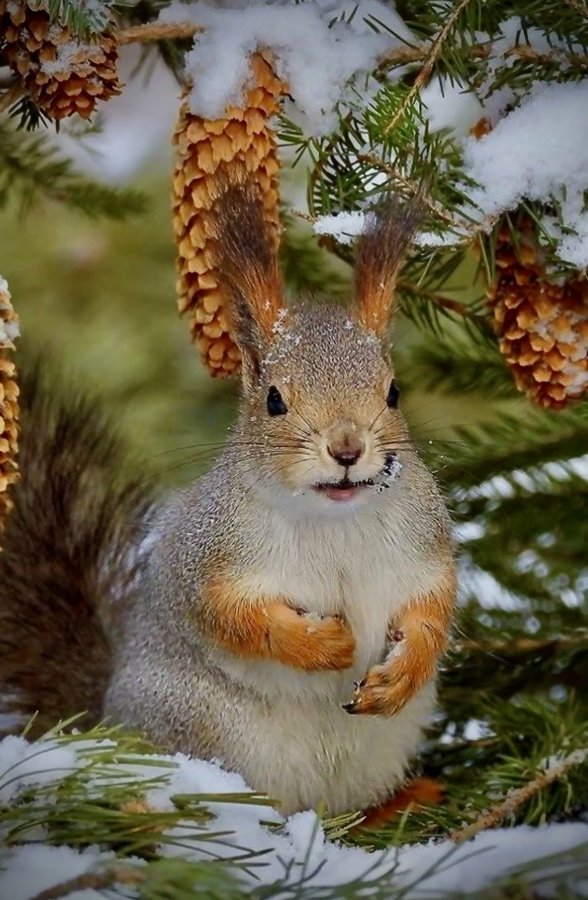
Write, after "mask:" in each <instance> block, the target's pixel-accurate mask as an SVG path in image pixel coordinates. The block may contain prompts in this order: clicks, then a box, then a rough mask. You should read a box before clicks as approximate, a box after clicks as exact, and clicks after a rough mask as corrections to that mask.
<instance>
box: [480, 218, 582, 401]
mask: <svg viewBox="0 0 588 900" xmlns="http://www.w3.org/2000/svg"><path fill="white" fill-rule="evenodd" d="M496 265H497V272H496V278H495V281H494V284H493V286H492V287H491V289H490V291H489V294H488V301H489V303H490V306H491V308H492V311H493V314H494V324H495V328H496V332H497V334H498V336H499V341H500V349H501V351H502V353H503V354H504V356H505V357H506V360H507V362H508V364H509V365H510V367H511V369H512V372H513V375H514V379H515V382H516V385H517V387H518V389H519V390H520V391H523V392H525V393H526V394H527V395H528V396H529V397H530V398H531V399H532V400H534V402H535V403H537V404H539V405H540V406H544V407H548V408H551V409H562V408H563V407H564V406H565V405H566V404H567V403H568V402H569V401H570V400H577V399H579V398H580V397H583V396H585V395H586V394H587V393H588V280H587V279H586V278H585V277H571V278H568V279H567V280H565V281H557V282H556V281H549V280H547V277H546V270H545V263H544V259H543V254H542V251H541V248H540V247H539V244H538V241H537V238H536V234H535V228H534V225H533V223H532V221H531V220H529V219H523V220H521V222H520V223H519V226H518V237H517V246H516V247H515V244H514V243H513V240H512V234H511V232H510V230H509V228H508V227H506V226H505V227H503V228H502V230H501V231H500V233H499V236H498V244H497V248H496Z"/></svg>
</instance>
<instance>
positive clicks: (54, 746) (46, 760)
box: [0, 737, 588, 900]
mask: <svg viewBox="0 0 588 900" xmlns="http://www.w3.org/2000/svg"><path fill="white" fill-rule="evenodd" d="M113 746H114V745H113V743H112V742H111V741H106V740H101V741H89V740H87V741H86V740H78V741H76V742H73V743H71V742H66V743H61V742H59V741H56V740H54V739H44V740H41V741H38V742H36V743H34V744H30V743H28V742H27V741H26V740H25V739H23V738H18V737H9V738H6V739H5V740H4V741H3V742H2V743H0V808H1V807H2V806H7V805H9V804H12V803H15V802H16V801H17V800H18V798H19V797H20V796H21V795H22V792H23V791H24V790H25V789H27V788H28V789H30V788H31V787H33V786H35V785H39V786H42V787H44V789H45V790H47V789H51V788H52V787H55V789H57V788H58V787H59V784H60V783H61V781H62V780H63V779H64V778H65V776H66V775H67V774H68V773H71V772H72V771H75V770H76V769H80V768H82V767H84V766H87V764H88V763H87V761H88V758H89V752H90V751H92V753H93V754H94V755H95V754H96V753H99V752H100V751H101V750H104V749H110V748H112V747H113ZM158 762H160V763H161V768H159V767H158V765H157V763H158ZM170 763H172V766H173V767H172V768H170V767H169V766H170ZM117 769H118V770H119V771H120V772H121V773H126V774H128V775H130V776H132V777H133V778H134V779H136V780H137V782H138V783H140V782H141V781H147V780H150V779H152V778H154V777H160V778H161V779H162V781H161V783H160V784H159V785H158V786H157V787H155V788H154V787H151V788H149V789H148V790H147V793H146V797H145V799H146V801H147V804H148V805H149V807H151V808H153V809H155V810H168V809H173V808H174V807H173V802H172V800H171V798H172V797H173V796H174V795H176V794H186V793H207V794H211V793H212V794H218V795H219V797H222V795H223V794H226V793H231V794H233V793H239V792H243V791H248V788H247V785H246V784H245V783H244V781H243V779H242V778H241V776H240V775H238V774H236V773H231V772H225V771H223V769H221V768H220V767H219V766H218V765H216V764H214V763H210V762H204V761H202V760H197V759H189V758H188V757H186V756H184V755H182V754H176V755H174V756H171V757H170V756H163V755H159V756H149V757H147V758H146V759H145V765H142V763H141V758H140V757H138V758H137V757H135V761H134V762H133V763H127V762H125V763H120V764H118V766H117ZM98 778H99V776H98V775H97V776H96V781H95V783H93V782H92V776H91V775H90V780H89V783H88V790H92V789H98V790H99V788H100V782H99V780H98ZM207 806H208V807H209V808H210V811H211V812H212V813H213V815H214V818H213V819H211V820H210V823H207V824H206V825H204V826H203V828H205V829H209V830H210V831H211V832H216V833H218V832H230V836H229V837H228V838H227V836H226V835H225V837H223V838H222V839H219V841H218V843H217V842H216V841H214V840H212V841H207V842H206V844H205V845H204V844H203V843H202V842H200V844H199V842H198V840H197V838H196V839H195V838H194V830H193V827H192V829H186V830H185V831H183V830H182V828H181V825H179V826H177V827H176V829H175V836H176V837H182V843H183V846H182V847H178V846H173V845H167V846H165V847H163V848H161V852H162V854H164V855H168V856H172V855H173V856H181V857H184V858H188V859H193V860H204V859H207V858H210V853H211V852H213V853H214V854H218V856H219V857H221V858H224V859H227V860H230V859H231V858H234V857H238V856H240V855H241V853H242V848H248V849H250V850H253V851H259V852H262V853H263V855H262V856H260V857H259V858H258V859H257V860H256V863H257V865H256V867H255V869H253V870H252V871H251V872H249V873H247V872H245V871H243V870H239V872H240V874H239V878H241V879H242V883H243V888H244V890H247V888H251V887H252V886H253V885H254V884H260V883H261V884H265V885H271V884H273V883H274V882H275V881H276V880H277V879H280V878H283V877H284V875H285V873H286V870H287V868H288V866H292V868H291V869H290V875H289V877H290V878H291V879H292V881H293V882H297V881H298V880H299V879H300V877H301V875H302V874H304V873H307V874H308V873H314V874H313V875H312V878H311V881H310V882H309V885H307V887H308V886H310V885H311V886H314V887H316V888H317V889H318V888H319V887H327V886H328V887H335V886H337V885H343V884H346V883H348V882H350V881H352V880H355V879H358V878H365V879H366V885H367V884H369V882H370V881H371V880H372V879H374V878H377V877H382V876H384V877H385V878H387V879H389V883H390V888H391V890H394V889H399V890H400V889H405V890H406V889H407V888H408V887H409V886H411V885H412V887H410V890H411V894H410V896H411V897H412V898H415V900H418V898H425V897H427V896H428V897H430V896H432V895H434V896H440V895H442V894H445V893H446V892H447V893H451V892H456V893H460V894H461V893H464V894H470V893H473V892H475V891H478V890H482V889H484V888H487V887H489V886H491V885H495V884H496V882H497V881H498V880H499V878H500V877H501V876H504V875H506V874H507V873H510V872H512V870H514V869H520V868H521V867H523V866H528V865H530V864H533V862H534V861H538V860H540V859H541V858H542V857H545V856H548V855H549V854H553V853H557V852H560V851H565V850H570V851H573V850H574V849H575V848H577V847H579V846H581V845H582V844H585V843H587V842H588V825H584V824H556V825H548V826H544V827H541V828H531V827H529V826H520V827H518V828H510V829H502V830H498V831H493V832H486V833H483V834H480V835H478V836H477V837H476V838H475V840H473V841H472V842H470V843H468V844H465V845H463V846H460V847H455V846H454V845H452V844H451V843H449V842H447V841H442V842H438V843H433V842H429V843H427V844H423V845H413V846H405V847H402V848H401V849H398V850H396V849H391V850H388V851H377V852H373V853H368V852H366V851H365V850H362V849H360V848H354V847H344V846H341V845H338V844H335V843H332V842H330V841H328V840H327V839H326V838H325V835H324V832H323V830H322V828H321V825H320V821H319V819H318V818H317V816H316V815H315V813H313V812H310V811H307V812H302V813H298V814H297V815H294V816H291V817H289V818H288V819H284V818H283V817H282V816H281V815H280V814H279V813H277V812H276V811H275V810H273V809H271V808H268V807H267V806H262V805H258V804H255V803H251V804H239V803H223V802H211V803H207ZM268 822H270V823H273V824H274V825H277V826H281V827H280V829H279V831H271V830H270V829H269V828H268V827H267V823H268ZM35 838H36V839H37V840H41V841H42V838H43V834H42V830H41V831H40V832H39V833H36V834H35ZM190 844H192V847H191V848H190ZM0 846H2V844H1V842H0ZM112 860H113V854H112V852H110V851H106V850H104V849H102V848H100V847H89V848H86V849H84V850H83V851H81V852H80V851H78V850H75V849H73V848H70V847H52V846H47V845H44V844H43V843H41V842H39V843H31V844H28V845H27V844H25V845H23V846H13V847H10V848H9V847H6V846H3V849H0V896H1V897H10V898H11V900H28V898H30V897H31V896H34V895H35V894H36V893H38V892H39V891H41V890H44V889H46V888H48V887H50V886H52V885H55V884H56V883H58V882H62V881H64V880H66V879H69V878H73V877H75V876H78V875H80V874H82V873H84V872H86V871H89V870H91V869H93V868H94V867H96V866H97V865H99V864H103V863H108V862H111V861H112ZM292 864H293V865H292ZM534 868H535V869H536V866H535V867H534ZM75 896H76V898H80V900H81V898H83V900H93V898H96V900H97V898H98V897H99V896H101V895H100V894H98V893H97V892H94V891H92V890H85V891H84V892H83V893H78V894H76V895H75ZM390 896H392V894H391V895H390Z"/></svg>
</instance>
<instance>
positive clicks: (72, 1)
mask: <svg viewBox="0 0 588 900" xmlns="http://www.w3.org/2000/svg"><path fill="white" fill-rule="evenodd" d="M46 3H47V12H48V13H49V17H50V19H51V20H52V21H53V22H58V23H59V24H60V25H65V26H66V27H67V28H69V30H70V31H71V32H72V33H73V34H74V35H75V36H76V37H79V38H86V39H89V38H91V37H92V35H95V34H100V33H101V32H103V31H104V30H105V29H106V28H107V27H108V26H109V25H110V24H111V9H112V6H113V0H101V2H100V3H93V2H90V3H88V2H84V0H46Z"/></svg>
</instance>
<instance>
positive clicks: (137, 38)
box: [116, 22, 205, 46]
mask: <svg viewBox="0 0 588 900" xmlns="http://www.w3.org/2000/svg"><path fill="white" fill-rule="evenodd" d="M203 31H205V29H204V27H203V26H202V25H196V23H194V22H153V23H152V22H148V23H147V24H146V25H133V26H132V27H130V28H123V29H121V30H120V31H118V32H117V33H116V40H117V43H118V44H119V45H120V46H123V45H125V44H137V43H150V42H152V41H170V40H186V39H188V38H191V37H194V36H195V35H197V34H202V32H203Z"/></svg>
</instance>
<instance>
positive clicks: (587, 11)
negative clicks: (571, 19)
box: [564, 0, 588, 19]
mask: <svg viewBox="0 0 588 900" xmlns="http://www.w3.org/2000/svg"><path fill="white" fill-rule="evenodd" d="M564 3H565V5H566V6H569V8H570V9H573V10H574V12H577V13H580V15H581V16H583V17H584V18H585V19H588V7H587V6H586V4H585V3H582V0H564Z"/></svg>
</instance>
